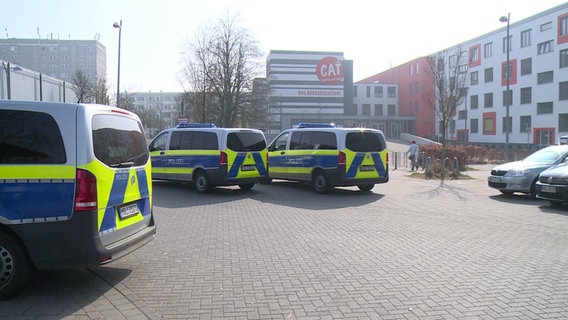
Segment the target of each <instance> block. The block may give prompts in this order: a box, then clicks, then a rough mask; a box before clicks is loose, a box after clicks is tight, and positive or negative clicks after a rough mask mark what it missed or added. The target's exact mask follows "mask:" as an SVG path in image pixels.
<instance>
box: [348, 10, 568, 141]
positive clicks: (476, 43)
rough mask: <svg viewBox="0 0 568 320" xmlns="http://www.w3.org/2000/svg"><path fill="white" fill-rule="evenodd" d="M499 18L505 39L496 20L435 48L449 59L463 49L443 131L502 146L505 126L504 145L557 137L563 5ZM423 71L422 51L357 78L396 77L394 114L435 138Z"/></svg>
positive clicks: (565, 24) (565, 92) (563, 91)
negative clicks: (458, 94) (454, 100)
mask: <svg viewBox="0 0 568 320" xmlns="http://www.w3.org/2000/svg"><path fill="white" fill-rule="evenodd" d="M513 18H514V17H512V18H511V20H513ZM503 20H504V21H505V22H508V23H509V26H508V27H509V37H508V38H507V25H506V24H504V25H503V28H501V29H498V30H495V31H493V32H490V33H487V34H484V35H482V36H479V37H477V38H474V39H471V40H468V41H465V42H463V43H460V44H457V45H456V46H454V47H451V48H449V49H446V50H443V51H441V53H444V54H445V55H446V56H448V57H450V58H451V57H452V56H453V55H457V54H464V55H466V65H464V66H463V70H464V72H467V77H468V81H467V87H466V88H464V89H465V91H464V92H465V93H466V97H465V99H463V102H462V103H461V105H459V106H458V110H457V112H456V114H455V117H454V119H453V121H452V123H451V124H450V132H448V134H447V137H448V138H449V139H452V140H454V141H455V142H456V143H462V144H466V143H472V144H478V145H483V146H489V147H495V148H497V149H503V148H504V146H505V145H506V144H507V141H506V134H505V132H506V128H508V131H509V141H508V145H509V146H510V147H511V148H512V151H515V150H516V149H518V150H520V149H527V148H528V149H531V148H533V149H534V148H539V147H542V146H545V145H549V144H555V143H558V139H559V137H560V136H563V135H568V4H563V5H560V6H557V7H555V8H551V9H549V10H547V11H545V12H541V13H538V14H536V15H534V16H532V17H529V18H527V19H524V20H521V21H517V22H512V21H507V20H506V19H503ZM458 50H459V51H460V52H458ZM507 53H508V57H509V60H507ZM508 62H509V63H508ZM507 66H509V67H508V68H507ZM460 67H462V66H460ZM507 70H508V71H507ZM428 72H429V66H428V60H427V58H425V57H423V58H418V59H415V60H413V61H410V62H407V63H405V64H402V65H400V66H398V67H395V68H392V69H390V70H387V71H384V72H381V73H379V74H377V75H374V76H372V77H369V78H367V79H364V80H361V81H359V82H358V83H372V82H376V81H378V82H390V83H398V85H399V87H400V88H401V90H400V100H399V103H400V112H401V114H405V115H411V114H414V115H415V116H416V134H417V135H420V136H424V137H432V138H434V139H436V137H438V138H439V137H441V135H442V134H441V132H440V126H439V124H438V120H437V119H436V114H435V112H434V109H433V107H432V106H429V105H428V102H427V101H425V100H424V99H423V97H426V96H429V95H431V94H432V92H434V86H433V83H432V80H431V78H429V77H428V76H426V75H427V73H428ZM507 84H508V86H509V90H507ZM428 91H430V92H428ZM507 109H509V117H508V118H507Z"/></svg>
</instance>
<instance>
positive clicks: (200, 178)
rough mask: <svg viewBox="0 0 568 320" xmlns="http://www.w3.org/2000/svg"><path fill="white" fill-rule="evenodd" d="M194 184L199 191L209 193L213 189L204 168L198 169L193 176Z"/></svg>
mask: <svg viewBox="0 0 568 320" xmlns="http://www.w3.org/2000/svg"><path fill="white" fill-rule="evenodd" d="M193 184H194V186H195V190H197V192H199V193H207V192H209V191H211V186H210V185H209V179H208V178H207V174H206V173H205V171H203V170H199V171H197V172H196V173H195V174H194V176H193Z"/></svg>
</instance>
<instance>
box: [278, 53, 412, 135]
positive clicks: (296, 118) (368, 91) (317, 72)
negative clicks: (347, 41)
mask: <svg viewBox="0 0 568 320" xmlns="http://www.w3.org/2000/svg"><path fill="white" fill-rule="evenodd" d="M267 79H268V103H269V112H270V114H271V124H270V128H269V129H268V130H267V133H268V134H269V135H272V134H274V135H275V134H277V133H278V132H280V131H281V130H283V129H287V128H291V127H292V126H294V125H296V124H298V123H299V122H320V123H321V122H326V123H328V122H333V123H335V124H337V125H340V126H344V127H359V126H361V127H368V128H376V129H382V130H384V132H385V134H386V135H387V136H389V137H397V136H398V135H399V134H400V131H401V130H402V129H406V128H407V127H408V126H409V123H413V120H414V119H412V118H404V117H401V116H400V113H399V111H398V85H397V84H390V85H387V84H378V83H375V84H364V85H358V84H356V85H354V83H353V61H351V60H346V59H345V58H344V56H343V53H342V52H325V51H323V52H316V51H283V50H273V51H271V52H270V54H269V56H268V59H267Z"/></svg>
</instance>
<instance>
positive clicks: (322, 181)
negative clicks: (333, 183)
mask: <svg viewBox="0 0 568 320" xmlns="http://www.w3.org/2000/svg"><path fill="white" fill-rule="evenodd" d="M312 186H313V187H314V190H315V191H316V192H317V193H320V194H323V193H327V192H328V191H329V189H331V187H330V185H329V180H327V177H326V176H325V173H324V172H323V171H322V170H316V171H315V172H314V174H313V175H312Z"/></svg>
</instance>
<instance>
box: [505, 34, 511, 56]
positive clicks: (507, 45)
mask: <svg viewBox="0 0 568 320" xmlns="http://www.w3.org/2000/svg"><path fill="white" fill-rule="evenodd" d="M512 39H513V36H511V35H509V38H507V37H503V53H507V50H509V52H511V51H512V50H513V49H512V48H511V40H512ZM507 40H508V41H507Z"/></svg>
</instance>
